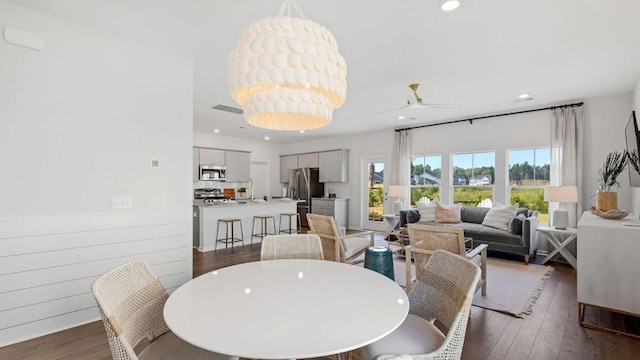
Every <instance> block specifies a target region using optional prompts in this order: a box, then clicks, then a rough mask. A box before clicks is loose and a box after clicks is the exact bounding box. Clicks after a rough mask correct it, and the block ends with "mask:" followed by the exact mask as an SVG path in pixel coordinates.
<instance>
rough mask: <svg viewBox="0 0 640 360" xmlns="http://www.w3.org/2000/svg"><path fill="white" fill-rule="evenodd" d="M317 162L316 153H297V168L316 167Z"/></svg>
mask: <svg viewBox="0 0 640 360" xmlns="http://www.w3.org/2000/svg"><path fill="white" fill-rule="evenodd" d="M318 164H319V161H318V153H310V154H298V167H299V168H307V167H308V168H317V167H318Z"/></svg>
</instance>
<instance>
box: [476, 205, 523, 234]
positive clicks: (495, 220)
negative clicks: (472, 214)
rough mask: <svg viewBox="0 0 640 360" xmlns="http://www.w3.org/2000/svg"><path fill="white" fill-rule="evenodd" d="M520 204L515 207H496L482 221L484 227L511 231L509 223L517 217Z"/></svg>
mask: <svg viewBox="0 0 640 360" xmlns="http://www.w3.org/2000/svg"><path fill="white" fill-rule="evenodd" d="M517 211H518V204H516V205H513V206H504V205H500V204H496V205H494V206H493V207H492V208H491V209H489V212H488V213H487V215H486V216H485V217H484V220H482V225H486V226H491V227H493V228H496V229H501V230H506V231H509V221H511V219H513V218H514V217H515V216H516V212H517Z"/></svg>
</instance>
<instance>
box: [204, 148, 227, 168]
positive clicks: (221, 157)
mask: <svg viewBox="0 0 640 360" xmlns="http://www.w3.org/2000/svg"><path fill="white" fill-rule="evenodd" d="M199 150H200V165H220V166H223V165H225V154H224V153H225V151H224V150H218V149H203V148H200V149H199Z"/></svg>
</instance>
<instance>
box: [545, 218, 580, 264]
mask: <svg viewBox="0 0 640 360" xmlns="http://www.w3.org/2000/svg"><path fill="white" fill-rule="evenodd" d="M536 231H538V232H539V233H540V234H541V235H543V236H544V237H545V238H547V241H549V244H551V245H552V246H553V248H554V249H553V251H551V252H550V253H549V255H547V257H545V258H544V259H542V263H543V264H546V263H547V261H549V260H551V259H552V258H553V257H554V256H555V255H556V254H558V253H559V254H560V255H562V256H563V257H564V259H565V260H567V262H568V263H569V264H571V266H573V268H574V269H575V268H576V266H577V265H576V258H575V256H573V254H571V253H570V252H569V250H568V249H567V248H566V247H567V245H569V244H570V243H571V242H573V241H574V240H576V238H577V235H578V230H576V229H556V228H554V227H550V226H544V225H538V227H537V228H536Z"/></svg>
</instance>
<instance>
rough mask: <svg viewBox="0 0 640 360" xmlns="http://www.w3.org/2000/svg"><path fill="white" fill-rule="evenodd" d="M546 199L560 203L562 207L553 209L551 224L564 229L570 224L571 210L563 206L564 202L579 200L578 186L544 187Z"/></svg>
mask: <svg viewBox="0 0 640 360" xmlns="http://www.w3.org/2000/svg"><path fill="white" fill-rule="evenodd" d="M544 201H547V202H558V203H560V207H559V208H557V209H555V210H554V211H553V214H552V217H551V219H552V220H551V224H553V227H555V228H556V229H560V230H564V229H566V228H567V226H569V212H568V211H567V209H565V208H564V207H562V203H575V202H578V187H577V186H547V187H545V188H544Z"/></svg>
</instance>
